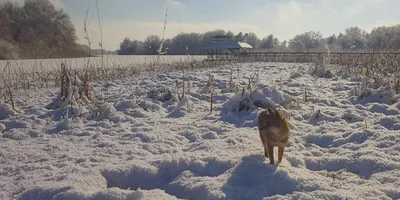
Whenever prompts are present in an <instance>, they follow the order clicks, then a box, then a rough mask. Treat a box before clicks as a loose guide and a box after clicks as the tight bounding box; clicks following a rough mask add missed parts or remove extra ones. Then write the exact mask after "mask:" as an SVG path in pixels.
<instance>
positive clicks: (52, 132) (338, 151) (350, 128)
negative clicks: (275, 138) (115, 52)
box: [0, 63, 400, 200]
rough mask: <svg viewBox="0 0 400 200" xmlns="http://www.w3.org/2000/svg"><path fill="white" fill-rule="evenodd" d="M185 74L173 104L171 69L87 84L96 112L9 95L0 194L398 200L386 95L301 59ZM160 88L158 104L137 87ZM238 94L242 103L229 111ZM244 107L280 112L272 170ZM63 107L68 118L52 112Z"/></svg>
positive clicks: (399, 164)
mask: <svg viewBox="0 0 400 200" xmlns="http://www.w3.org/2000/svg"><path fill="white" fill-rule="evenodd" d="M232 67H233V69H234V72H233V81H232V83H236V85H240V90H239V92H237V93H236V94H235V92H234V89H233V88H232V87H229V85H230V84H229V82H230V81H229V80H230V74H231V73H230V68H232ZM237 68H239V70H240V71H239V72H237V71H236V69H237ZM257 72H259V73H258V76H257V75H255V74H256V73H257ZM209 73H211V74H212V75H214V78H213V82H212V86H213V88H214V97H213V99H214V106H213V107H214V109H213V112H212V113H211V114H210V94H209V93H208V91H209V90H210V88H207V87H206V86H207V83H208V80H209V76H208V74H209ZM251 77H254V79H252V80H254V83H253V84H252V85H251V88H249V90H248V89H247V88H248V83H249V78H251ZM185 79H186V80H188V82H189V85H190V86H186V87H185V90H186V94H185V96H184V98H183V99H182V100H181V102H177V101H176V99H177V98H176V93H175V89H174V87H175V81H176V80H179V83H180V84H181V83H182V72H176V73H174V72H170V73H168V74H162V75H158V76H154V77H138V78H135V79H124V80H118V81H114V82H106V83H103V84H94V86H95V91H100V89H99V88H103V90H102V91H101V92H98V93H101V94H102V96H103V97H102V99H103V101H104V102H105V103H103V104H99V106H98V107H99V110H101V113H100V114H97V115H96V114H95V113H94V111H93V110H94V108H85V107H76V108H72V109H69V108H64V109H59V110H47V109H45V108H44V107H45V106H46V105H47V104H49V103H50V102H51V101H52V99H53V98H55V97H56V95H57V92H58V90H59V89H53V90H52V91H38V92H36V93H32V94H30V96H28V97H19V99H17V100H16V102H17V105H18V108H19V109H20V110H21V111H23V112H24V113H23V114H21V113H15V112H14V111H12V110H11V108H10V106H7V105H4V104H2V105H0V129H5V131H4V132H3V134H2V136H1V137H0V163H1V164H0V174H1V176H0V199H19V200H42V199H63V200H78V199H88V200H95V199H100V200H101V199H103V200H106V199H107V200H123V199H148V200H150V199H201V200H205V199H354V200H355V199H399V198H400V156H399V152H400V103H399V102H398V103H393V104H392V103H390V100H391V99H392V98H393V96H394V95H395V94H394V93H393V91H390V90H387V89H384V88H381V89H377V90H372V89H371V90H369V89H368V88H365V87H361V82H362V81H361V80H362V79H361V78H360V77H352V76H349V77H339V76H337V77H333V78H316V77H313V76H311V75H310V74H309V73H308V66H307V65H306V64H282V63H252V64H240V65H238V64H237V65H232V66H222V67H218V68H214V69H207V70H205V69H200V70H197V71H190V72H185ZM233 85H234V84H232V86H233ZM164 86H168V87H170V88H171V91H172V95H171V96H169V97H171V98H170V99H169V100H166V101H163V102H162V101H160V100H165V99H167V97H168V93H160V92H149V91H150V90H154V89H159V90H162V88H163V87H164ZM242 88H246V89H245V92H244V93H243V96H242ZM305 88H307V93H306V95H305V93H304V90H305ZM357 88H358V89H357ZM360 88H361V89H360ZM367 90H368V91H369V92H370V93H369V95H365V97H364V98H362V99H361V98H357V96H360V95H361V94H362V93H363V92H362V91H364V94H365V91H367ZM222 91H224V93H223V92H222ZM148 94H151V95H148ZM305 96H306V97H307V98H305ZM246 98H248V100H249V101H248V102H249V106H250V109H249V110H243V111H241V112H237V110H238V107H239V106H238V105H239V101H242V100H244V99H246ZM291 99H295V100H296V102H294V101H291V103H288V102H290V100H291ZM251 102H262V103H264V104H268V105H270V106H275V105H277V104H282V105H283V107H281V108H279V109H281V111H282V112H283V113H284V114H285V115H286V116H287V117H288V118H289V122H290V124H291V136H290V138H289V143H288V146H287V148H286V149H285V154H284V156H283V161H282V163H281V164H280V165H270V164H269V161H268V160H267V159H265V158H264V156H263V148H262V144H261V141H260V138H259V134H258V130H257V128H256V127H257V116H258V114H259V113H260V112H261V111H262V109H261V108H258V107H256V106H255V105H254V104H252V103H251ZM71 111H73V113H72V114H74V115H78V117H75V118H74V119H71V118H67V119H63V117H68V116H70V115H71ZM275 151H277V149H275ZM275 155H277V154H276V153H275ZM264 197H265V198H264Z"/></svg>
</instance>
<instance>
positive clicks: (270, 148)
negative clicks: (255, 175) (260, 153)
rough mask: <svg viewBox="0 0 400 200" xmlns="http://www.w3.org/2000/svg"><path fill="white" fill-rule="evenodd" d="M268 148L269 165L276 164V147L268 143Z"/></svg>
mask: <svg viewBox="0 0 400 200" xmlns="http://www.w3.org/2000/svg"><path fill="white" fill-rule="evenodd" d="M267 147H268V154H269V163H270V164H274V163H275V162H274V146H273V145H272V144H270V143H269V142H267Z"/></svg>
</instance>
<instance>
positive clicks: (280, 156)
mask: <svg viewBox="0 0 400 200" xmlns="http://www.w3.org/2000/svg"><path fill="white" fill-rule="evenodd" d="M284 151H285V146H278V162H279V163H281V162H282V157H283V152H284Z"/></svg>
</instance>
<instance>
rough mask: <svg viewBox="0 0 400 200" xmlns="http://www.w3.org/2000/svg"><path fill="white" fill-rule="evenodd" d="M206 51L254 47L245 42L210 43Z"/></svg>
mask: <svg viewBox="0 0 400 200" xmlns="http://www.w3.org/2000/svg"><path fill="white" fill-rule="evenodd" d="M205 48H206V49H252V48H253V47H252V46H251V45H249V44H247V43H245V42H229V43H228V42H226V43H209V44H208V45H207V46H206V47H205Z"/></svg>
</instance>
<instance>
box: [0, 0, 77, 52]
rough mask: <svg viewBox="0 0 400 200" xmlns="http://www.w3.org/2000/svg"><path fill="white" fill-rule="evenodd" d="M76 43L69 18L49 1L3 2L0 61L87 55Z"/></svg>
mask: <svg viewBox="0 0 400 200" xmlns="http://www.w3.org/2000/svg"><path fill="white" fill-rule="evenodd" d="M76 41H77V37H76V33H75V28H74V25H73V24H72V22H71V19H70V17H69V15H68V14H66V13H65V12H64V11H63V10H56V9H55V7H54V6H53V4H52V3H51V2H50V1H49V0H25V2H24V4H23V5H22V6H19V5H18V4H16V3H13V2H7V1H6V2H3V3H0V59H17V58H52V57H79V56H84V55H85V52H84V49H83V47H82V46H81V45H78V44H77V43H76Z"/></svg>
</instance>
